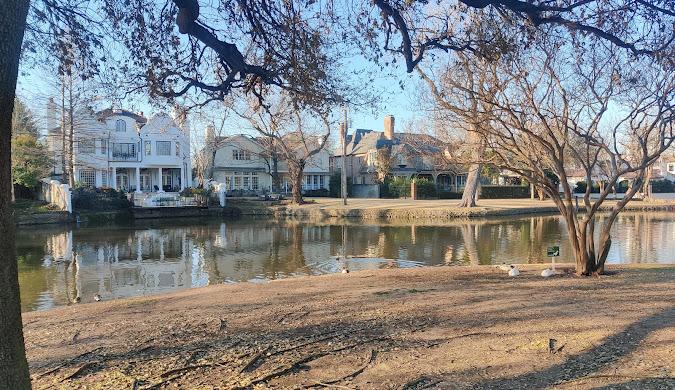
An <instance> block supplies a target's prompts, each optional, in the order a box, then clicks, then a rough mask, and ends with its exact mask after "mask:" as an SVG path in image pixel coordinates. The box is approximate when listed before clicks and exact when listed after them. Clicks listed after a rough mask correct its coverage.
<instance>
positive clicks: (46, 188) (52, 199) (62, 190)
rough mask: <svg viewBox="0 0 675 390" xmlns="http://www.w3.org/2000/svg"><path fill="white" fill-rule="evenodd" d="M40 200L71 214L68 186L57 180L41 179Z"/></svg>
mask: <svg viewBox="0 0 675 390" xmlns="http://www.w3.org/2000/svg"><path fill="white" fill-rule="evenodd" d="M38 196H39V198H40V200H44V201H45V202H49V203H51V204H54V205H56V206H58V207H59V209H61V210H63V211H67V212H69V213H72V212H73V194H72V192H71V190H70V186H69V185H68V184H61V182H59V181H58V180H50V179H42V180H41V181H40V193H39V195H38Z"/></svg>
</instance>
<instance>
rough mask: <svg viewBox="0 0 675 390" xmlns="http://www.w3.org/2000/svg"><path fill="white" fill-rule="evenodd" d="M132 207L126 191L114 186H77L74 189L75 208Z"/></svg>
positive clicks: (115, 208) (99, 209) (106, 209)
mask: <svg viewBox="0 0 675 390" xmlns="http://www.w3.org/2000/svg"><path fill="white" fill-rule="evenodd" d="M130 207H131V202H129V199H127V195H126V194H125V193H124V191H116V190H114V189H112V188H91V187H76V188H74V189H73V209H75V210H95V211H110V210H123V209H128V208H130Z"/></svg>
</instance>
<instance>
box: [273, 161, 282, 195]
mask: <svg viewBox="0 0 675 390" xmlns="http://www.w3.org/2000/svg"><path fill="white" fill-rule="evenodd" d="M272 192H274V193H279V192H281V177H280V176H279V156H278V155H277V154H276V153H273V154H272Z"/></svg>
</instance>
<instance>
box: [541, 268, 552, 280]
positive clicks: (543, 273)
mask: <svg viewBox="0 0 675 390" xmlns="http://www.w3.org/2000/svg"><path fill="white" fill-rule="evenodd" d="M553 275H555V270H553V269H552V268H546V269H545V270H543V271H541V276H543V277H545V278H550V277H551V276H553Z"/></svg>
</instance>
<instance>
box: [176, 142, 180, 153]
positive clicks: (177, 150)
mask: <svg viewBox="0 0 675 390" xmlns="http://www.w3.org/2000/svg"><path fill="white" fill-rule="evenodd" d="M176 157H180V143H178V142H176Z"/></svg>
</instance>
